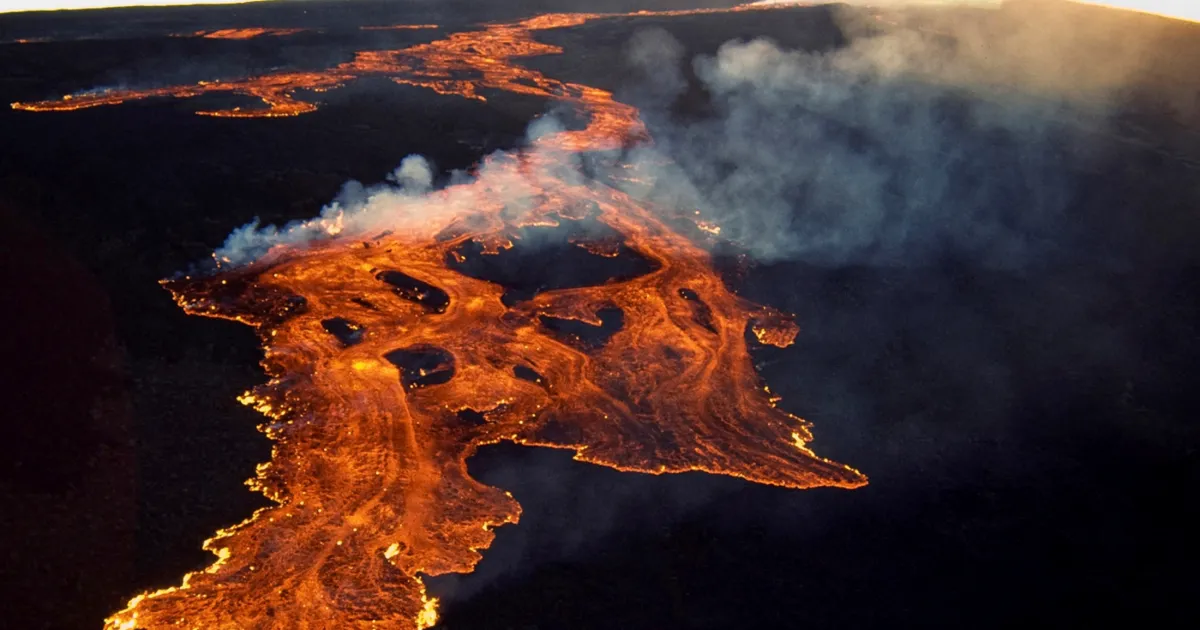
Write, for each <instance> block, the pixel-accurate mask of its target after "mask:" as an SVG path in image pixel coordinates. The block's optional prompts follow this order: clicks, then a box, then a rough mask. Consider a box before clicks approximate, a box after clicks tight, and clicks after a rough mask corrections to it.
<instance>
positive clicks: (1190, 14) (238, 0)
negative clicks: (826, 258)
mask: <svg viewBox="0 0 1200 630" xmlns="http://www.w3.org/2000/svg"><path fill="white" fill-rule="evenodd" d="M245 1H247V0H0V13H11V12H14V11H37V10H57V9H98V8H106V7H128V6H168V5H180V4H242V3H244V2H245ZM249 1H255V0H249ZM953 1H954V0H949V2H953ZM1075 1H1079V2H1083V3H1084V4H1097V5H1104V6H1110V7H1118V8H1124V9H1132V10H1134V11H1142V12H1145V13H1157V14H1159V15H1165V16H1169V17H1174V18H1180V19H1184V20H1192V21H1197V22H1200V0H1075ZM861 3H862V4H870V2H861ZM879 3H880V4H894V3H895V0H881V2H879Z"/></svg>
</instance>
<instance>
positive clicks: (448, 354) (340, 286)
mask: <svg viewBox="0 0 1200 630" xmlns="http://www.w3.org/2000/svg"><path fill="white" fill-rule="evenodd" d="M568 19H569V20H574V21H575V22H574V23H578V21H582V20H583V19H586V16H574V17H570V18H566V17H564V16H544V17H541V18H535V19H532V20H527V21H525V22H522V23H520V24H515V25H514V24H510V25H501V26H492V27H489V28H487V29H485V30H483V31H479V32H475V33H459V34H454V35H452V36H450V37H449V38H448V39H446V40H443V41H441V42H435V43H432V44H427V45H424V46H419V47H416V48H413V49H409V51H407V52H405V53H404V54H403V55H402V56H401V57H402V58H403V59H404V60H405V61H404V63H406V64H411V65H410V66H407V67H411V68H413V70H412V71H411V75H410V76H407V77H403V78H402V79H397V80H403V81H405V82H409V83H412V84H414V85H420V86H423V87H428V88H431V89H434V90H437V91H439V92H443V93H453V94H460V95H463V96H466V97H470V98H480V96H479V94H478V92H477V90H478V89H479V88H482V87H490V88H494V89H506V90H512V91H518V92H522V93H545V94H547V95H549V96H551V97H553V98H557V99H560V100H562V101H565V102H567V103H572V104H575V105H576V106H577V107H579V108H581V113H583V114H585V115H587V116H588V117H589V118H588V120H589V123H588V126H587V127H586V128H585V129H582V130H575V131H557V132H553V133H548V134H546V135H543V136H541V137H540V138H539V139H537V140H536V141H534V142H533V145H532V146H531V147H530V148H528V149H527V150H525V151H522V152H520V153H517V154H510V155H499V156H497V157H493V158H490V159H488V160H486V161H485V162H484V164H483V165H482V166H481V167H480V168H479V169H478V171H477V178H476V179H475V180H473V181H471V182H469V183H465V184H458V185H454V186H450V187H448V188H445V189H442V190H439V191H436V192H432V193H427V194H423V195H418V194H400V193H397V194H396V195H395V196H394V197H392V198H389V202H388V204H389V205H388V206H387V207H386V215H387V216H386V222H387V224H388V225H389V226H390V227H391V229H390V230H389V231H386V232H383V233H379V231H378V230H377V229H372V230H371V231H370V232H367V231H365V229H366V228H364V227H361V226H360V225H359V224H356V223H355V222H354V221H353V218H352V217H346V216H344V215H338V216H337V217H335V218H321V219H316V220H314V221H312V222H310V224H309V225H308V227H310V228H313V229H317V230H320V231H321V232H323V233H324V234H325V235H326V238H324V239H322V240H316V241H313V242H309V243H306V244H304V245H276V246H275V247H274V248H272V249H271V250H270V251H268V252H267V253H265V254H264V255H262V256H261V257H259V258H258V259H257V260H255V261H254V262H251V263H249V264H246V265H243V266H239V267H231V268H230V267H227V268H225V269H223V270H220V271H218V272H217V273H216V274H215V275H210V276H205V277H196V278H191V277H187V278H182V279H176V280H170V281H164V284H165V285H166V287H167V288H168V289H169V290H170V291H171V292H172V294H173V295H174V297H175V299H176V301H177V302H178V303H179V305H180V306H181V307H183V308H184V309H185V310H186V311H187V312H188V313H192V314H197V315H204V316H209V317H218V318H227V319H234V320H237V321H240V322H244V323H246V324H249V325H251V326H253V327H254V328H255V330H256V331H257V333H258V335H259V336H260V338H261V339H262V343H263V346H264V349H265V358H264V361H263V366H264V368H265V370H266V372H267V373H268V375H269V376H270V380H269V381H268V382H267V383H266V384H264V385H261V386H259V387H257V388H255V389H254V390H252V391H250V392H247V393H246V394H245V395H243V397H242V398H241V401H242V402H243V403H245V404H247V405H251V406H253V407H255V408H256V409H258V410H259V411H260V412H262V413H263V414H264V415H266V416H267V417H268V418H269V420H268V422H267V423H265V424H264V425H262V427H261V428H262V430H263V431H264V432H265V433H266V434H267V435H268V436H269V437H270V438H271V439H272V440H273V441H274V448H273V453H272V458H271V461H270V462H269V463H266V464H262V465H260V466H259V467H258V474H257V476H256V477H255V478H254V479H252V480H251V481H250V484H251V486H252V487H254V488H256V489H258V490H260V491H262V492H263V493H264V494H265V495H266V496H267V497H269V498H270V499H272V500H273V501H274V503H275V505H274V506H272V507H268V508H264V509H261V510H259V511H258V512H256V513H255V514H254V515H253V516H251V517H250V518H249V519H247V520H246V521H244V522H243V523H241V524H239V525H236V526H234V527H231V528H229V529H227V530H223V531H220V532H218V533H217V534H216V535H215V536H214V537H213V538H211V539H209V540H208V541H206V543H205V548H206V549H209V550H210V551H212V552H214V553H215V554H216V555H217V557H218V560H217V561H216V562H215V563H214V564H213V565H212V566H210V567H208V568H207V569H204V570H202V571H197V572H195V573H191V574H188V575H187V576H185V577H184V579H183V583H182V584H181V585H180V586H176V587H171V588H167V589H163V590H160V591H156V592H152V593H146V594H143V595H139V596H138V597H136V598H134V599H133V600H131V601H130V603H129V605H128V607H127V608H126V609H125V610H122V611H120V612H118V613H116V614H115V615H113V616H112V617H110V618H109V619H108V620H107V622H106V623H107V627H108V628H110V630H116V629H121V630H132V629H134V628H167V627H188V628H288V629H291V628H300V629H305V628H312V629H325V628H368V627H369V628H395V629H405V630H409V629H415V628H426V627H429V626H431V625H433V624H434V623H435V622H436V619H437V614H436V604H437V602H436V600H435V599H433V598H430V597H429V596H428V595H427V594H426V591H425V585H424V583H423V582H422V576H426V575H429V576H436V575H442V574H446V573H451V572H458V573H463V572H470V571H471V570H472V569H473V568H474V566H475V563H476V562H477V561H478V560H479V559H480V557H481V556H480V550H482V549H486V548H487V547H488V546H489V545H490V544H491V541H492V538H493V532H492V528H493V527H495V526H498V525H501V524H504V523H515V522H516V521H517V519H518V517H519V515H520V506H519V505H518V504H517V503H516V501H515V500H514V499H513V498H512V497H511V495H509V494H508V493H506V492H504V491H501V490H499V489H496V488H492V487H488V486H484V485H482V484H480V483H478V482H477V481H475V480H474V479H472V478H470V477H469V476H468V474H467V467H466V459H467V458H468V457H470V456H471V455H472V454H473V453H474V452H475V451H476V450H477V449H478V447H479V446H481V445H486V444H492V443H496V442H500V441H503V440H508V441H511V442H515V443H519V444H525V445H537V446H547V447H555V448H565V449H571V450H573V451H574V452H575V458H576V459H577V460H581V461H585V462H591V463H595V464H601V465H605V466H610V467H612V468H616V469H619V470H625V471H637V472H645V473H654V474H658V473H674V472H684V471H705V472H710V473H716V474H723V475H732V476H736V477H741V478H744V479H747V480H750V481H754V482H758V483H764V484H773V485H778V486H785V487H790V488H809V487H815V486H836V487H843V488H854V487H858V486H861V485H863V484H865V483H866V478H865V477H864V476H863V475H862V474H861V473H859V472H858V471H856V470H854V469H852V468H849V467H847V466H844V465H841V464H838V463H834V462H831V461H829V460H826V459H822V458H820V457H818V456H817V455H815V454H814V453H813V452H812V451H811V450H810V449H809V448H808V446H807V444H808V442H809V441H810V440H811V437H812V436H811V434H810V432H809V428H808V425H807V423H805V422H804V421H803V420H801V419H799V418H797V417H795V416H792V415H790V414H788V413H785V412H783V411H782V410H779V409H777V408H776V407H775V404H776V402H777V400H778V399H777V398H775V397H773V396H772V395H771V394H770V392H769V391H768V390H767V388H766V387H764V386H763V384H762V383H761V382H760V379H759V377H758V374H757V373H756V372H755V369H754V367H753V364H752V362H751V356H750V345H751V344H754V343H763V344H771V345H775V346H781V347H782V346H787V345H789V344H791V343H792V340H793V338H794V337H795V335H796V334H797V332H798V328H797V327H796V325H795V324H794V323H792V321H791V320H790V318H789V317H788V316H786V315H784V314H782V313H779V312H776V311H773V310H772V309H770V308H767V307H763V306H758V305H755V304H752V303H750V302H748V301H746V300H744V299H742V298H740V297H738V296H736V295H735V294H734V293H732V292H731V291H730V290H729V289H728V288H727V287H726V286H725V284H724V282H723V281H722V279H721V277H720V275H719V274H718V273H717V272H716V271H715V270H714V267H713V264H712V261H711V259H710V256H709V254H708V253H707V251H706V250H705V249H704V248H702V247H701V246H700V245H698V244H696V243H695V242H693V241H692V240H690V239H689V238H687V237H685V236H684V235H682V234H680V233H678V232H676V231H674V230H673V229H672V228H671V227H670V226H669V225H668V224H667V223H666V221H665V220H664V218H663V217H664V215H663V213H662V212H660V211H657V210H655V209H652V208H649V207H646V206H645V205H644V204H641V203H639V202H638V201H637V200H635V199H634V198H632V197H630V196H628V195H626V194H624V193H622V192H621V191H618V190H616V189H614V188H611V187H608V186H606V185H603V184H601V183H599V182H595V181H588V180H586V179H584V178H583V177H582V176H579V174H578V172H574V171H571V167H570V166H569V165H570V164H571V163H572V158H573V155H574V154H575V153H576V152H579V151H592V150H604V149H608V148H612V147H615V146H621V145H622V144H625V143H629V142H635V141H638V140H642V139H645V131H644V129H643V127H642V125H641V123H640V121H639V119H638V112H637V111H636V110H635V109H633V108H631V107H629V106H626V105H623V104H620V103H616V102H615V101H613V100H612V98H611V95H609V94H608V93H607V92H603V91H601V90H597V89H594V88H589V87H587V86H581V85H574V84H569V83H560V82H557V81H554V80H551V79H547V78H544V77H542V76H541V75H539V74H537V73H534V72H531V71H528V70H525V69H522V68H519V67H517V66H514V65H512V64H510V63H508V61H507V60H509V59H511V58H514V57H518V56H524V55H528V54H532V53H531V52H530V51H537V52H549V51H554V50H556V49H554V48H552V47H549V46H543V45H541V44H536V43H534V42H533V41H532V38H531V36H530V34H529V32H530V30H532V29H536V28H540V27H545V25H547V24H550V23H562V22H563V20H568ZM386 56H387V59H386V60H385V61H381V62H380V63H382V64H385V65H386V64H397V63H399V62H398V61H397V59H399V58H400V57H397V56H393V55H390V54H389V55H386ZM418 62H419V63H418ZM389 67H392V66H389ZM393 68H394V67H393ZM467 70H474V71H475V76H474V78H471V79H468V78H462V77H460V76H458V75H459V74H462V73H466V71H467ZM564 169H566V171H571V172H574V176H568V175H565V174H564V173H565V171H564ZM343 218H345V219H346V220H345V221H343V220H342V219H343ZM551 226H556V227H557V229H567V230H568V231H571V232H572V234H573V236H572V237H571V238H569V239H568V244H569V245H568V250H569V251H572V252H576V253H579V254H580V255H586V256H592V257H594V258H589V261H590V263H589V264H592V265H601V264H602V263H603V261H616V260H621V259H631V258H632V259H636V260H638V261H640V266H639V267H638V268H637V269H632V270H627V271H626V272H625V273H618V274H615V275H614V276H608V277H605V278H599V279H595V278H593V279H592V280H591V281H586V282H579V283H578V284H575V285H571V286H548V287H547V286H543V287H539V290H538V291H534V292H532V293H530V294H522V295H519V296H515V297H514V296H513V295H511V294H509V293H506V291H507V289H506V288H505V287H504V286H502V285H501V284H500V283H499V282H495V281H492V280H489V279H487V274H486V273H482V272H481V271H480V270H479V269H480V265H482V266H483V267H486V266H487V264H488V263H489V261H497V260H499V259H500V258H502V257H504V256H506V255H510V254H511V253H512V252H513V251H515V250H516V249H518V248H519V247H520V244H521V240H522V239H523V238H524V235H525V234H527V232H528V230H535V229H546V228H548V227H551ZM580 285H582V286H580Z"/></svg>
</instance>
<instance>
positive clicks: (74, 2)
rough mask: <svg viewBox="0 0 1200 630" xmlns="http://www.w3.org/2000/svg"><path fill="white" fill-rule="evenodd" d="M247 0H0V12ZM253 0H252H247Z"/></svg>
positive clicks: (230, 2) (243, 1) (235, 2)
mask: <svg viewBox="0 0 1200 630" xmlns="http://www.w3.org/2000/svg"><path fill="white" fill-rule="evenodd" d="M246 1H247V0H0V13H13V12H16V11H55V10H62V9H106V8H111V7H133V6H141V7H165V6H171V5H183V4H244V3H245V2H246ZM249 1H254V0H249Z"/></svg>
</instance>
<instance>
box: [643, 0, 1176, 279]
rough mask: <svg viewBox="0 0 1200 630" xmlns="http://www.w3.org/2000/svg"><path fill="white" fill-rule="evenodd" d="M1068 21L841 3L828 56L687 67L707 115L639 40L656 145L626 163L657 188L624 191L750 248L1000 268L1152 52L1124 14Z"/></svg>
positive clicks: (1056, 209)
mask: <svg viewBox="0 0 1200 630" xmlns="http://www.w3.org/2000/svg"><path fill="white" fill-rule="evenodd" d="M876 16H879V17H876ZM1068 17H1069V16H1068V15H1059V14H1057V13H1055V12H1054V11H1048V12H1046V11H1039V12H1037V13H1033V12H1028V13H1021V12H1018V11H1017V10H1016V9H1004V10H1000V11H992V10H986V11H966V10H959V11H957V12H956V11H946V12H924V13H920V14H912V13H908V14H900V13H897V14H884V13H875V12H871V13H867V12H849V11H847V12H844V13H843V14H842V20H841V23H842V25H843V30H844V31H845V32H846V33H847V34H848V35H849V36H850V37H852V38H853V39H852V41H851V43H850V44H849V45H847V46H845V47H843V48H840V49H838V50H835V51H832V52H825V53H820V52H817V53H813V52H806V51H804V50H788V49H785V48H783V47H781V46H779V45H778V44H776V43H775V42H773V41H771V40H768V39H754V40H749V41H731V42H728V43H726V44H725V45H723V46H721V48H720V49H719V50H718V51H717V53H716V54H715V55H710V56H700V57H697V58H695V59H694V60H692V62H691V66H692V70H693V74H694V76H695V78H696V80H698V81H699V83H700V84H701V85H702V87H703V89H704V91H705V92H706V93H707V95H708V97H709V99H710V100H711V104H712V110H713V115H711V116H709V117H707V118H704V119H702V120H693V121H688V122H686V123H680V122H679V121H678V120H677V119H676V117H674V116H673V114H672V112H671V108H670V105H671V104H672V103H674V102H675V101H676V99H677V98H680V97H681V95H682V93H683V91H684V87H685V86H686V81H685V79H684V75H683V72H682V67H681V66H682V65H683V63H686V62H687V60H685V59H683V58H682V54H683V53H682V51H683V47H682V45H681V44H680V43H679V42H678V41H676V40H675V39H674V38H673V37H672V36H671V35H670V34H669V33H667V32H666V31H663V30H661V29H659V30H650V31H644V32H641V33H638V34H637V35H636V36H635V37H634V38H633V39H632V40H631V42H630V46H629V48H628V54H627V61H628V64H629V66H630V67H631V68H632V69H633V70H634V71H635V72H636V73H638V74H639V75H640V76H641V77H642V78H643V82H642V83H641V84H640V85H639V86H638V87H637V88H635V89H634V90H631V92H632V93H633V94H634V98H635V99H636V100H637V101H638V102H639V104H641V105H642V106H643V113H644V115H645V117H646V118H647V120H648V122H649V124H650V128H651V130H652V132H653V134H654V136H655V141H656V143H655V146H654V147H652V148H649V149H641V150H639V151H636V152H634V153H633V154H632V155H631V156H630V158H631V160H632V161H633V162H634V163H635V164H639V165H641V167H642V170H643V171H645V172H648V173H651V174H652V175H653V177H652V179H653V180H654V183H653V187H652V188H651V189H649V190H646V189H644V188H639V187H632V188H630V191H631V192H635V193H637V194H642V195H645V196H647V197H648V198H650V199H652V200H654V201H657V202H660V203H665V204H668V205H673V206H683V207H695V208H697V209H699V210H700V211H701V212H702V213H703V214H704V215H706V217H707V218H709V219H710V220H712V221H714V222H715V223H716V224H718V225H720V226H721V228H722V230H723V231H722V236H724V237H727V238H729V239H732V240H734V241H736V242H738V243H740V244H741V245H742V246H743V247H744V248H745V249H746V250H747V251H748V252H750V253H751V254H752V255H753V256H754V257H755V258H757V259H759V260H764V261H775V260H781V259H786V260H803V261H806V262H812V263H818V264H827V265H841V264H846V263H850V262H854V263H861V264H872V265H896V264H920V263H925V262H928V261H929V259H930V258H931V257H935V256H936V255H939V254H941V253H943V252H945V251H947V250H953V251H956V252H969V253H970V255H971V257H972V258H973V259H978V260H980V261H981V262H983V263H984V264H986V265H989V266H994V267H1001V268H1004V267H1010V266H1013V265H1020V264H1023V263H1024V262H1026V261H1028V260H1030V259H1031V257H1037V256H1039V255H1042V254H1048V253H1051V252H1052V251H1053V250H1055V249H1056V247H1057V246H1058V243H1057V240H1058V236H1059V228H1060V227H1061V223H1062V221H1063V220H1064V217H1063V211H1064V209H1065V208H1066V207H1067V206H1068V205H1069V204H1070V202H1071V199H1072V195H1073V192H1074V191H1073V190H1072V183H1071V180H1072V177H1073V176H1074V175H1075V174H1076V173H1078V172H1080V171H1082V170H1086V169H1087V168H1089V165H1090V163H1091V161H1092V160H1093V159H1095V158H1096V157H1097V151H1099V150H1100V148H1099V147H1100V146H1101V145H1103V142H1105V141H1107V140H1108V139H1109V136H1111V135H1112V133H1113V132H1112V129H1111V115H1112V114H1113V113H1114V111H1115V110H1116V108H1117V107H1118V106H1119V105H1120V103H1121V99H1122V98H1124V97H1125V96H1126V95H1127V93H1128V90H1129V89H1130V88H1131V86H1134V85H1135V84H1136V83H1137V81H1139V80H1140V78H1141V76H1142V73H1143V71H1144V70H1146V69H1147V67H1148V66H1149V65H1151V64H1152V63H1154V59H1152V58H1151V56H1150V53H1151V52H1153V51H1154V49H1153V40H1152V39H1149V38H1146V37H1130V36H1129V35H1130V33H1129V28H1130V27H1129V25H1128V24H1123V23H1118V22H1115V21H1111V20H1107V19H1105V18H1107V17H1109V16H1104V15H1101V16H1100V17H1099V19H1096V16H1094V15H1092V16H1089V17H1091V18H1092V19H1093V21H1092V22H1084V23H1078V22H1074V23H1071V24H1067V23H1066V21H1067V18H1068ZM872 18H875V19H872ZM884 20H886V21H884ZM869 31H873V32H869ZM1160 54H1161V53H1160Z"/></svg>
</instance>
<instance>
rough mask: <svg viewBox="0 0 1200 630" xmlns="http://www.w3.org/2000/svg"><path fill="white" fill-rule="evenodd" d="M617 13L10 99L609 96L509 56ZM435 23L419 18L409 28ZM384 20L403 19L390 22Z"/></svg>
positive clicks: (33, 106)
mask: <svg viewBox="0 0 1200 630" xmlns="http://www.w3.org/2000/svg"><path fill="white" fill-rule="evenodd" d="M771 8H772V7H770V6H753V5H746V6H740V7H736V8H734V9H696V10H686V11H684V10H679V11H638V12H635V13H628V14H623V15H626V16H678V15H688V14H701V13H718V12H722V11H743V10H770V9H771ZM620 15H621V14H599V13H573V14H567V13H556V14H547V15H541V16H538V17H534V18H530V19H527V20H524V21H521V22H515V23H505V24H491V25H487V26H486V27H485V28H484V30H482V31H472V32H467V33H455V34H454V35H451V36H450V38H448V39H445V40H441V41H437V42H434V43H431V44H422V45H419V46H414V47H411V48H406V49H403V50H385V51H364V52H360V53H358V54H357V55H356V56H355V58H354V59H353V60H352V61H348V62H345V63H342V64H339V65H337V66H334V67H332V68H329V69H327V70H324V71H318V72H286V71H285V72H278V73H273V74H266V75H261V76H257V77H250V78H246V79H238V80H232V81H201V82H199V83H196V84H195V85H178V86H170V87H163V88H147V89H109V90H95V91H89V92H83V93H79V94H68V95H66V96H63V97H61V98H59V99H53V100H45V101H36V102H32V103H20V102H18V103H12V104H11V106H12V108H13V109H19V110H26V111H36V112H47V111H72V110H77V109H84V108H88V107H98V106H100V105H116V104H119V103H124V102H126V101H132V100H142V99H147V98H162V97H172V98H192V97H196V96H200V95H203V94H218V93H228V94H238V95H243V96H250V97H254V98H257V99H259V100H260V101H262V103H263V105H265V106H266V107H265V108H253V109H243V108H241V107H235V108H230V109H223V110H206V111H198V112H196V113H197V114H201V115H205V116H220V117H233V118H274V117H281V116H296V115H299V114H306V113H309V112H313V111H316V109H317V105H315V104H313V103H309V102H306V101H302V100H300V99H298V98H297V94H299V93H301V92H304V91H309V92H324V91H327V90H331V89H334V88H338V87H341V86H342V85H344V84H346V83H347V82H349V81H353V80H355V79H359V78H362V77H369V76H384V77H391V78H392V79H393V80H395V81H396V82H397V83H402V84H409V85H417V86H421V87H428V88H430V89H433V90H435V91H437V92H439V93H441V94H457V95H460V96H464V97H467V98H476V99H479V100H484V99H483V97H482V96H481V95H480V94H479V93H478V89H479V88H482V87H486V88H492V89H498V90H505V91H512V92H519V93H522V94H531V95H535V96H543V97H548V98H555V99H560V100H567V101H575V102H579V101H582V100H586V99H588V98H596V99H601V100H604V99H607V100H609V101H611V95H609V94H608V93H607V92H603V91H602V90H596V89H594V88H588V87H586V86H580V85H574V84H570V83H562V82H559V81H555V80H553V79H547V78H546V77H544V76H542V74H541V73H538V72H535V71H531V70H527V69H524V68H520V67H517V66H514V65H512V63H510V62H511V61H512V60H514V59H520V58H523V57H531V56H537V55H550V54H557V53H560V52H562V51H561V50H560V49H559V48H558V47H557V46H552V45H549V44H542V43H540V42H537V41H535V40H534V39H533V35H532V32H533V31H539V30H546V29H553V28H563V27H568V26H578V25H580V24H583V23H585V22H587V21H589V20H593V19H597V18H611V17H619V16H620ZM434 26H435V25H416V26H414V27H413V28H417V27H421V28H424V27H434ZM368 28H374V27H368ZM388 28H392V29H399V28H408V27H407V26H392V27H388ZM245 30H249V31H257V30H264V29H245ZM277 30H284V29H277ZM218 32H220V31H218ZM481 75H482V76H481ZM612 107H613V108H614V109H618V110H626V109H629V108H628V107H627V106H624V105H620V104H618V103H613V105H612ZM625 114H627V112H624V111H622V112H619V113H617V115H615V116H610V117H609V120H610V123H613V124H621V123H620V121H621V120H622V119H624V118H625ZM564 141H565V142H571V141H572V140H571V139H564Z"/></svg>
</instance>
